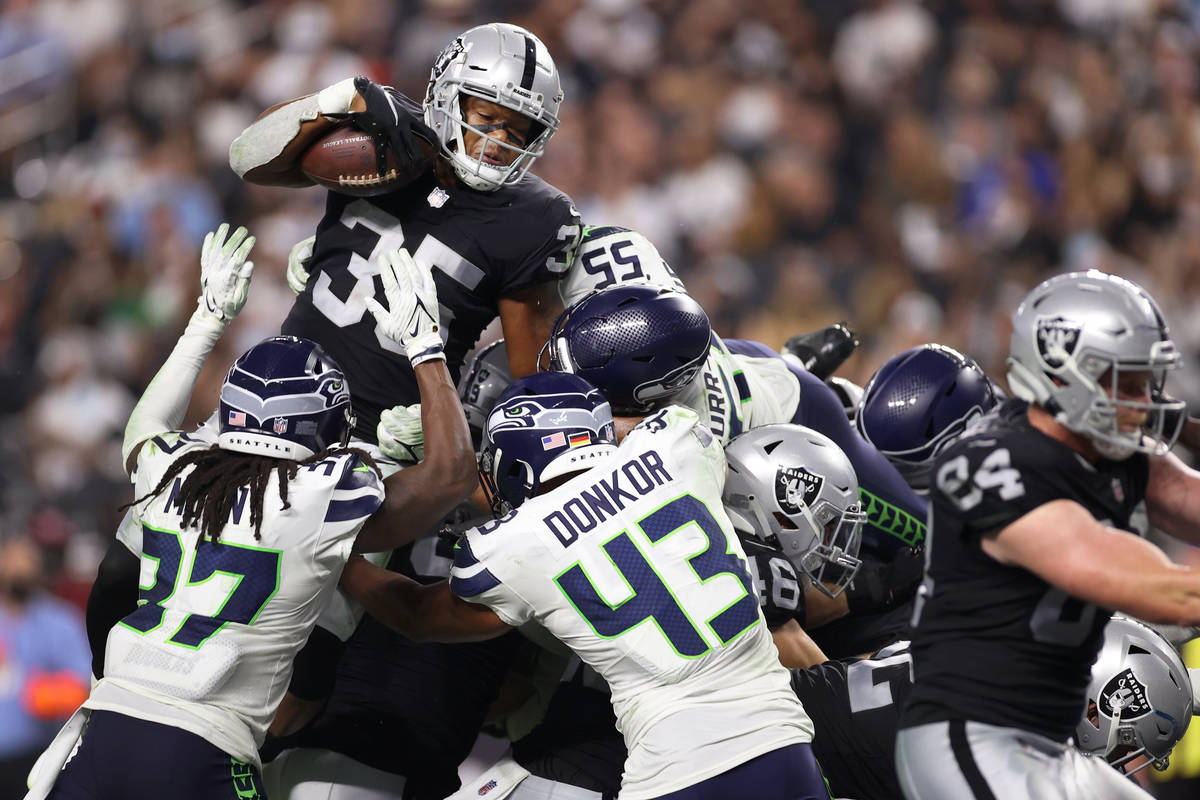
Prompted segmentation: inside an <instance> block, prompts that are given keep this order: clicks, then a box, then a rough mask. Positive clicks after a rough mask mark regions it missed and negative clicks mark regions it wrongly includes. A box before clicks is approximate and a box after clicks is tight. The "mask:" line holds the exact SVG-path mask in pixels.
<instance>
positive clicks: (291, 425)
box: [217, 336, 354, 461]
mask: <svg viewBox="0 0 1200 800" xmlns="http://www.w3.org/2000/svg"><path fill="white" fill-rule="evenodd" d="M219 422H220V433H219V434H218V437H217V444H218V446H220V447H221V448H222V449H224V450H232V451H234V452H239V453H249V454H251V455H260V456H270V457H273V458H286V459H289V460H292V461H303V460H305V459H308V458H312V457H313V456H315V455H316V454H317V453H320V452H321V451H323V450H325V449H326V448H328V447H330V446H332V445H335V444H341V445H345V444H346V443H347V442H348V441H349V439H350V430H351V429H352V428H353V427H354V415H353V413H352V412H351V407H350V389H349V386H348V385H347V383H346V378H345V376H344V375H343V374H342V371H341V370H340V369H339V368H338V366H337V364H336V363H334V361H333V359H332V358H330V357H329V356H328V355H327V354H326V353H325V351H324V350H323V349H322V348H321V347H320V345H318V344H316V343H315V342H310V341H308V340H307V339H300V338H297V337H295V336H274V337H271V338H269V339H265V340H264V341H262V342H259V343H258V344H256V345H254V346H253V347H251V348H250V349H249V350H247V351H246V352H245V353H243V354H242V355H241V356H240V357H239V358H238V360H237V361H235V362H234V364H233V366H232V367H230V368H229V372H228V374H227V375H226V376H225V382H224V384H223V385H222V386H221V398H220V407H219Z"/></svg>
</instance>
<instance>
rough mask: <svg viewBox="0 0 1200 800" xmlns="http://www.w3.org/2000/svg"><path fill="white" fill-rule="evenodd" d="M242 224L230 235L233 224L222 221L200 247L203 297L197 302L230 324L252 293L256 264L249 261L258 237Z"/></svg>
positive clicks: (220, 319) (210, 313) (213, 315)
mask: <svg viewBox="0 0 1200 800" xmlns="http://www.w3.org/2000/svg"><path fill="white" fill-rule="evenodd" d="M248 233H249V232H248V231H247V230H246V229H245V228H244V227H239V228H238V229H237V230H236V231H234V232H233V235H232V236H229V223H226V222H222V223H221V225H220V227H219V228H217V230H216V231H214V232H210V233H208V234H207V235H206V236H205V237H204V245H203V246H202V247H201V248H200V297H199V298H198V300H197V303H198V305H199V307H200V309H201V310H202V311H204V312H205V313H207V314H208V315H210V316H212V317H214V318H215V319H217V320H219V321H220V322H221V323H223V324H228V323H229V322H230V321H231V320H232V319H233V318H234V317H236V316H237V315H238V312H240V311H241V310H242V306H244V305H246V296H247V295H248V294H249V292H250V276H251V275H252V274H254V263H253V262H251V261H247V260H246V257H247V256H249V255H250V248H252V247H254V237H253V236H249V235H247V234H248Z"/></svg>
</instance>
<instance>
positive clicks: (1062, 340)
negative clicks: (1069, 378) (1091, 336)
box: [1037, 317, 1079, 369]
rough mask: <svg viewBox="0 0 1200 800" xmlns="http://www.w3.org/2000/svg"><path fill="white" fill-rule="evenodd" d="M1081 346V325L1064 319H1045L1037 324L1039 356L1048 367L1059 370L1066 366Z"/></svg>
mask: <svg viewBox="0 0 1200 800" xmlns="http://www.w3.org/2000/svg"><path fill="white" fill-rule="evenodd" d="M1078 344H1079V323H1077V322H1071V321H1070V320H1067V319H1064V318H1063V317H1044V318H1042V319H1039V320H1038V323H1037V349H1038V356H1040V357H1041V359H1042V361H1043V362H1044V363H1045V364H1046V366H1048V367H1050V368H1051V369H1058V368H1059V367H1061V366H1062V365H1063V364H1066V363H1067V361H1068V360H1069V359H1070V358H1071V356H1072V355H1073V354H1074V353H1075V346H1076V345H1078Z"/></svg>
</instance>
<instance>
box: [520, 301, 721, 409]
mask: <svg viewBox="0 0 1200 800" xmlns="http://www.w3.org/2000/svg"><path fill="white" fill-rule="evenodd" d="M711 342H712V328H711V327H710V326H709V322H708V315H707V314H705V313H704V309H702V308H701V307H700V305H699V304H698V303H697V302H696V301H695V300H693V299H692V298H690V297H688V296H687V295H686V294H681V293H679V292H675V291H671V290H669V289H661V288H658V287H656V286H651V285H649V284H624V285H618V286H613V287H610V288H607V289H601V290H599V291H595V292H592V293H591V294H589V295H587V296H586V297H584V298H583V299H582V300H580V301H579V302H577V303H576V304H575V305H573V306H571V307H570V308H568V309H567V310H565V311H564V312H563V313H562V314H560V315H559V317H558V319H557V320H556V321H555V323H554V328H553V330H552V331H551V333H550V339H549V340H548V341H547V342H546V344H545V345H544V346H543V348H542V352H541V353H540V354H539V356H538V367H539V369H540V368H543V367H548V368H549V369H550V370H554V371H560V372H570V373H572V374H575V375H579V376H581V377H582V378H584V379H585V380H587V381H588V382H590V383H592V384H594V385H595V386H597V387H599V388H600V390H601V391H602V392H604V396H605V397H607V398H608V399H609V401H610V402H611V403H612V404H613V409H614V410H615V412H616V413H617V414H619V415H642V414H648V413H649V412H651V411H654V410H655V409H656V408H658V407H660V406H661V405H662V404H663V403H664V402H666V401H668V400H670V398H671V397H673V396H675V395H676V394H678V393H679V392H680V391H681V390H683V388H684V387H686V386H687V385H688V384H689V383H691V382H692V380H693V379H695V377H696V375H697V374H698V373H699V372H700V370H701V368H702V367H703V366H704V362H705V360H706V359H707V358H708V352H709V348H710V346H711Z"/></svg>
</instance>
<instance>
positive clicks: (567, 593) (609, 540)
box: [450, 406, 812, 800]
mask: <svg viewBox="0 0 1200 800" xmlns="http://www.w3.org/2000/svg"><path fill="white" fill-rule="evenodd" d="M724 482H725V458H724V452H723V450H722V449H721V446H720V443H719V441H718V440H716V439H715V438H714V437H713V436H712V435H711V434H710V433H709V432H708V430H707V429H706V428H705V427H704V425H703V424H702V423H701V422H700V419H699V417H698V416H697V414H696V413H695V412H693V411H690V410H688V409H684V408H681V407H678V406H672V407H670V408H668V409H665V410H663V411H661V412H659V413H658V414H656V415H655V416H653V417H650V418H648V419H647V420H646V421H644V422H643V423H642V424H641V425H639V426H638V427H637V428H635V429H634V430H633V431H632V432H631V433H630V434H629V436H627V437H626V438H625V440H624V441H623V442H622V444H621V446H620V447H619V448H618V449H617V450H616V452H614V453H613V454H612V455H611V456H609V457H608V458H607V459H606V460H605V461H603V462H600V463H599V464H597V466H595V467H593V468H592V469H590V470H589V471H587V472H585V473H583V474H581V475H578V476H576V477H574V478H572V479H571V480H569V481H568V482H567V483H565V484H563V485H562V486H560V487H558V488H556V489H555V490H553V491H552V492H550V493H548V494H545V495H541V496H539V497H535V498H532V499H530V500H527V501H526V502H525V503H524V504H523V505H522V506H521V508H519V509H518V510H517V511H516V512H515V513H513V514H512V515H510V516H509V517H506V518H504V519H502V520H500V521H498V522H496V523H492V524H490V525H485V526H482V527H480V528H476V529H475V530H472V531H470V532H468V534H467V535H466V537H465V538H464V540H463V541H462V542H460V546H459V550H458V552H457V554H456V559H455V565H454V569H453V571H452V573H451V584H450V586H451V589H452V590H453V591H454V592H455V593H456V594H458V595H459V596H460V597H463V598H464V599H467V600H469V601H471V602H474V603H482V604H484V605H487V606H489V607H490V608H491V609H492V610H493V611H495V612H496V613H497V614H498V615H499V616H500V618H501V619H503V620H504V621H505V622H507V623H509V624H511V625H522V624H525V623H527V622H531V621H532V622H536V623H537V624H539V625H541V626H542V627H544V628H546V629H547V630H548V631H550V633H552V634H553V635H554V636H556V637H557V638H558V639H560V640H561V641H562V642H563V643H564V644H566V645H568V646H569V647H571V649H572V650H574V651H575V652H576V653H577V654H578V655H579V656H580V658H581V659H582V660H583V661H585V662H586V663H588V664H589V665H590V666H592V667H593V668H594V669H595V670H596V671H597V672H598V673H599V674H600V675H601V676H602V677H603V678H604V679H605V681H606V682H607V683H608V685H609V687H610V688H611V690H612V702H613V708H614V710H615V712H616V715H617V727H618V728H619V729H620V730H621V733H622V734H623V735H624V737H625V741H626V744H627V745H628V749H629V757H628V759H627V761H626V766H625V775H624V778H623V782H622V793H621V797H622V799H623V800H638V798H649V797H658V796H660V795H663V794H667V793H669V792H672V791H676V790H678V789H681V788H683V787H685V786H689V785H692V784H694V783H698V782H699V781H701V780H704V779H705V778H707V777H711V776H712V775H716V774H718V773H720V772H723V771H725V770H727V769H730V768H731V767H733V766H736V765H737V764H740V763H743V762H744V761H747V760H749V759H750V758H753V757H755V756H758V755H761V754H763V753H766V752H769V751H771V750H774V749H777V748H779V747H783V746H786V745H788V744H792V743H797V742H805V741H809V740H810V739H811V735H812V727H811V724H810V722H809V720H808V717H807V716H806V715H805V714H804V711H803V708H802V707H801V705H800V703H799V701H798V700H797V699H796V696H795V694H794V693H793V692H792V691H791V689H790V686H789V683H788V673H787V670H785V669H784V668H783V667H782V666H781V665H780V664H779V660H778V653H777V651H776V649H775V646H774V643H773V642H772V639H771V635H770V633H769V632H768V630H767V627H766V624H765V623H764V621H763V617H762V614H761V612H760V611H759V605H758V597H757V592H756V591H755V590H754V588H753V586H752V585H751V581H750V576H749V574H748V572H747V570H746V566H745V554H744V552H743V551H742V548H741V545H740V543H739V542H738V539H737V537H736V535H734V534H733V533H732V524H731V523H730V521H729V518H728V516H727V515H726V514H725V510H724V508H723V506H722V505H721V490H722V488H723V486H724Z"/></svg>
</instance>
